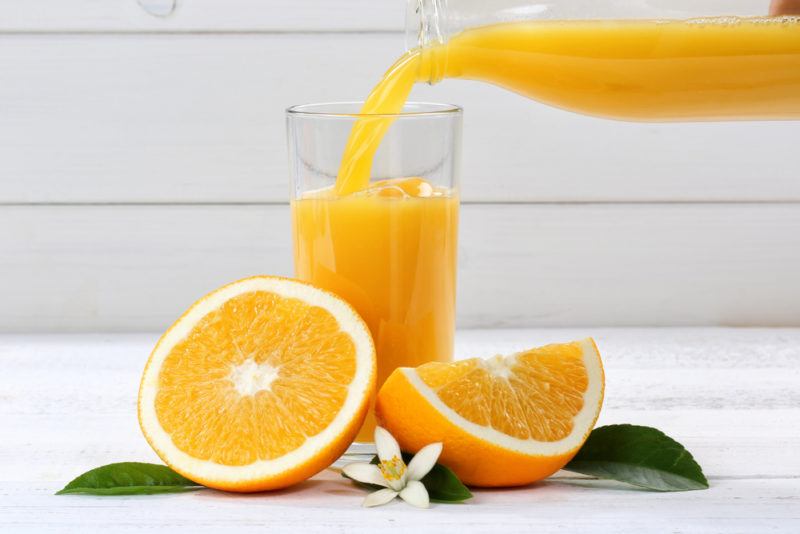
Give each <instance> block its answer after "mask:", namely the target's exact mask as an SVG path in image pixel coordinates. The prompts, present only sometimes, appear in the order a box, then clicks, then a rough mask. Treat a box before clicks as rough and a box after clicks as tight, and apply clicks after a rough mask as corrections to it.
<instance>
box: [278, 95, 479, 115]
mask: <svg viewBox="0 0 800 534" xmlns="http://www.w3.org/2000/svg"><path fill="white" fill-rule="evenodd" d="M363 103H364V102H363V101H357V100H353V101H341V102H315V103H311V104H298V105H295V106H290V107H288V108H286V115H287V116H307V117H322V118H332V119H336V118H339V119H358V118H364V117H371V118H375V117H393V118H413V117H437V116H447V115H460V114H461V113H463V111H464V109H463V108H462V107H461V106H457V105H455V104H443V103H438V102H416V101H410V102H406V103H405V104H404V105H403V110H402V111H400V112H399V113H358V112H356V113H351V112H346V111H335V109H336V108H337V107H341V108H346V107H347V106H354V107H356V108H358V109H360V108H361V105H362V104H363ZM415 108H419V109H418V110H416V109H415Z"/></svg>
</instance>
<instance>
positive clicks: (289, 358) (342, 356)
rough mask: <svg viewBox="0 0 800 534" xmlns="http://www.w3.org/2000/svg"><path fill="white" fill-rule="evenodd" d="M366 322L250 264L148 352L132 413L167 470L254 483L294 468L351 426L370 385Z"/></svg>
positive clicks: (303, 469) (321, 465)
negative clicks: (247, 272)
mask: <svg viewBox="0 0 800 534" xmlns="http://www.w3.org/2000/svg"><path fill="white" fill-rule="evenodd" d="M375 369H376V364H375V348H374V346H373V343H372V338H371V337H370V335H369V331H368V330H367V326H366V324H365V323H364V321H362V320H361V318H360V317H359V316H358V314H356V312H355V311H354V310H353V309H352V308H351V307H350V306H349V305H348V304H347V303H345V302H344V301H343V300H341V299H340V298H338V297H336V296H335V295H333V294H331V293H328V292H325V291H322V290H320V289H317V288H315V287H313V286H311V285H308V284H305V283H301V282H297V281H294V280H289V279H285V278H277V277H267V276H257V277H253V278H247V279H244V280H240V281H238V282H234V283H232V284H229V285H227V286H224V287H222V288H220V289H218V290H216V291H214V292H213V293H210V294H209V295H206V296H205V297H203V298H202V299H200V300H199V301H198V302H196V303H195V304H194V305H193V306H192V307H191V308H189V310H188V311H187V312H186V313H185V314H184V315H183V316H182V317H181V318H180V319H178V321H177V322H176V323H175V324H174V325H172V327H171V328H170V329H169V330H167V332H166V333H165V334H164V335H163V336H162V337H161V339H160V340H159V341H158V344H157V345H156V347H155V349H154V350H153V352H152V354H151V355H150V359H149V360H148V362H147V366H146V367H145V370H144V376H143V377H142V382H141V386H140V389H139V424H140V425H141V427H142V431H143V432H144V435H145V437H146V438H147V441H148V442H149V443H150V445H151V446H152V447H153V449H155V451H156V453H158V455H159V456H160V457H161V459H162V460H164V462H165V463H166V464H167V465H169V466H170V467H172V468H173V469H174V470H175V471H177V472H178V473H180V474H182V475H184V476H186V477H188V478H190V479H192V480H194V481H195V482H198V483H200V484H203V485H205V486H209V487H212V488H217V489H222V490H229V491H260V490H267V489H276V488H283V487H286V486H289V485H291V484H294V483H296V482H299V481H302V480H305V479H306V478H308V477H310V476H312V475H314V474H315V473H317V472H319V471H321V470H323V469H325V468H326V467H328V466H329V465H330V464H331V463H332V462H333V461H334V460H335V459H336V458H338V457H339V456H340V455H341V454H342V453H343V452H344V450H345V449H346V448H347V447H348V445H349V444H350V443H351V442H352V440H353V438H354V437H355V435H356V432H358V429H359V427H360V426H361V424H362V422H363V421H364V417H365V415H366V413H367V410H368V408H369V402H370V396H371V394H372V392H373V388H374V387H375Z"/></svg>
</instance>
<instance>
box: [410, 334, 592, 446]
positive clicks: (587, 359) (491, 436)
mask: <svg viewBox="0 0 800 534" xmlns="http://www.w3.org/2000/svg"><path fill="white" fill-rule="evenodd" d="M580 345H581V348H582V349H583V363H584V366H585V368H586V372H587V373H588V376H589V386H588V388H587V389H586V391H585V392H584V394H583V408H582V409H581V411H580V412H578V414H577V415H576V416H575V418H574V419H573V427H572V432H571V433H570V434H569V436H566V437H565V438H563V439H560V440H558V441H537V440H534V439H518V438H514V437H512V436H509V435H508V434H503V433H502V432H498V431H497V430H495V429H493V428H491V427H487V426H481V425H478V424H476V423H473V422H472V421H469V420H467V419H465V418H464V417H462V416H461V415H459V414H458V413H456V412H455V411H454V410H453V409H452V408H450V407H449V406H447V405H446V404H445V403H444V402H442V400H441V399H440V398H439V397H438V396H437V395H436V393H435V392H434V391H433V390H432V389H431V388H430V387H428V386H427V385H426V384H425V382H423V381H422V379H421V378H420V377H419V375H418V374H417V372H416V370H415V369H412V368H407V367H404V368H401V369H400V371H401V372H402V373H403V374H404V375H405V377H406V379H407V380H408V381H409V382H410V383H411V385H412V386H414V388H415V389H416V390H417V391H419V392H420V394H421V395H422V396H423V397H424V398H425V399H426V400H427V401H428V402H429V403H430V404H431V405H432V406H433V407H434V408H435V409H436V410H438V411H439V412H440V413H441V414H442V415H444V417H445V418H447V419H448V420H450V421H451V422H452V423H453V424H455V425H457V426H459V427H461V428H462V429H463V430H465V431H466V432H468V433H470V434H472V435H473V436H475V437H477V438H479V439H482V440H485V441H488V442H491V443H494V444H495V445H498V446H500V447H503V448H504V449H509V450H512V451H516V452H520V453H523V454H528V455H534V456H538V455H543V456H550V455H556V454H563V453H565V452H568V451H571V450H573V449H575V448H576V447H578V446H580V445H581V443H583V441H584V438H585V437H586V434H588V433H589V432H590V431H591V429H592V425H593V424H594V421H595V420H596V418H597V414H598V413H599V411H600V404H601V401H602V398H603V367H602V364H601V363H600V355H599V354H598V353H597V350H596V349H595V346H594V343H593V342H592V341H591V340H590V339H586V340H583V341H581V342H580ZM496 359H497V357H495V358H491V359H489V360H485V361H484V365H485V366H487V367H488V368H489V369H490V370H491V371H492V373H493V374H496V376H502V374H497V373H504V372H505V369H506V368H508V365H507V364H500V363H499V362H498V361H496ZM509 369H510V368H509Z"/></svg>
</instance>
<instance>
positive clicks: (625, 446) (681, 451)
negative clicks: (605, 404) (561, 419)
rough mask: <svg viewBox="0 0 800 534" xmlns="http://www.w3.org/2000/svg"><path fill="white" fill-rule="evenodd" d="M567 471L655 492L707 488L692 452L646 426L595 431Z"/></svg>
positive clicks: (616, 426) (618, 427)
mask: <svg viewBox="0 0 800 534" xmlns="http://www.w3.org/2000/svg"><path fill="white" fill-rule="evenodd" d="M564 469H566V470H567V471H574V472H576V473H582V474H584V475H592V476H595V477H598V478H605V479H611V480H618V481H620V482H627V483H628V484H633V485H634V486H639V487H642V488H647V489H651V490H656V491H689V490H700V489H707V488H708V480H706V477H705V475H703V470H702V469H701V468H700V466H699V465H698V464H697V462H695V460H694V458H693V457H692V455H691V454H690V453H689V451H687V450H686V449H685V448H684V447H683V445H681V444H680V443H678V442H677V441H675V440H674V439H672V438H670V437H669V436H667V435H666V434H664V433H663V432H661V431H660V430H657V429H655V428H651V427H647V426H636V425H610V426H604V427H600V428H596V429H594V431H592V433H591V435H590V436H589V439H588V440H586V443H584V444H583V447H581V450H580V451H578V454H577V455H576V456H575V458H573V459H572V461H571V462H570V463H568V464H567V465H566V467H564Z"/></svg>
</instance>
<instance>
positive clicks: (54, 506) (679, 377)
mask: <svg viewBox="0 0 800 534" xmlns="http://www.w3.org/2000/svg"><path fill="white" fill-rule="evenodd" d="M587 333H591V334H593V335H594V336H595V338H596V340H597V342H598V345H599V347H600V349H601V352H602V354H603V359H604V365H605V368H606V371H607V383H606V401H607V402H606V404H605V407H604V409H603V412H602V414H601V420H600V422H599V424H609V423H619V422H627V423H635V424H644V425H650V426H656V427H658V428H660V429H662V430H664V431H665V432H667V433H668V434H669V435H671V436H672V437H674V438H675V439H677V440H678V441H680V442H682V443H683V444H684V445H686V446H687V448H688V449H689V450H690V451H691V452H692V453H693V455H694V457H695V458H696V459H697V460H698V461H699V462H700V464H701V465H702V466H703V467H704V469H705V472H706V474H707V475H708V476H709V479H710V482H711V489H710V490H708V491H701V492H690V493H678V494H663V493H649V492H642V491H638V490H632V489H630V488H627V487H625V486H622V485H620V484H615V483H609V482H601V481H597V480H591V479H586V478H583V477H579V476H575V475H573V474H569V473H563V472H562V473H560V474H558V475H557V476H556V477H554V478H552V479H550V480H548V481H546V482H543V483H540V484H536V485H534V486H531V487H529V488H522V489H516V490H506V491H503V490H499V491H498V490H495V491H480V490H476V491H475V495H476V497H475V499H474V500H473V501H472V502H471V503H470V504H467V505H463V506H446V505H437V506H434V507H433V508H432V509H431V510H428V511H424V512H423V511H417V510H414V509H412V508H409V507H407V506H405V505H402V504H400V503H397V504H394V505H391V506H387V507H383V508H379V509H375V510H369V511H365V510H363V509H361V508H360V506H359V504H360V501H361V499H362V498H363V496H364V493H363V492H362V491H361V490H359V489H357V488H355V487H353V486H351V485H350V484H349V483H347V482H346V481H344V480H343V479H341V478H340V477H339V476H338V475H336V474H334V473H331V472H324V473H322V474H320V475H317V476H316V477H314V478H313V479H312V480H310V481H307V482H305V483H303V484H300V485H299V486H296V487H294V488H291V489H289V490H285V491H279V492H272V493H269V494H261V495H252V496H234V495H226V494H223V493H219V492H213V491H202V492H198V493H193V494H181V495H164V496H151V497H134V498H131V497H115V498H98V497H85V496H80V497H75V496H68V497H57V496H54V495H53V493H54V492H55V491H56V490H57V489H59V488H60V487H62V486H63V485H64V484H65V483H66V482H67V481H68V480H70V479H71V478H72V477H74V476H75V475H77V474H79V473H81V472H83V471H84V470H87V469H89V468H92V467H96V466H98V465H101V464H104V463H110V462H113V461H120V460H139V461H153V462H157V461H158V458H157V457H156V456H155V454H154V453H153V452H152V451H151V450H150V449H149V447H148V446H147V444H146V442H145V441H144V439H143V438H142V437H141V433H140V430H139V428H138V425H137V422H136V416H135V399H136V392H137V387H138V381H139V377H140V374H141V371H142V367H143V364H144V361H145V359H146V358H147V354H148V353H149V351H150V349H151V348H152V346H153V345H154V343H155V341H156V339H157V335H156V334H130V335H111V334H102V335H100V334H94V335H49V336H33V335H28V336H24V335H15V336H0V361H2V362H3V365H4V371H3V373H0V395H2V396H1V397H0V427H2V428H3V429H5V432H4V435H3V439H2V440H0V529H3V530H7V531H9V532H24V533H26V532H36V533H39V532H64V531H73V530H74V531H88V530H104V531H108V532H147V531H158V532H164V531H172V530H179V529H180V530H191V531H193V532H224V531H227V532H230V531H232V530H235V531H237V532H251V531H252V532H263V531H264V529H265V528H268V529H269V530H270V532H296V531H298V530H302V531H303V532H326V533H327V532H374V531H375V530H376V529H382V530H389V531H395V530H396V531H399V532H404V531H407V530H408V529H409V528H412V529H414V531H418V532H432V533H433V532H436V533H439V532H443V531H448V530H452V529H455V528H458V529H459V531H462V532H486V531H494V530H498V529H502V531H503V532H531V531H536V532H577V531H581V532H590V533H593V532H611V531H613V532H623V533H627V532H631V533H633V532H635V533H636V534H641V533H647V532H665V531H669V532H682V533H693V532H726V533H728V532H732V533H743V534H744V533H747V534H750V533H752V532H764V531H768V532H778V533H784V532H785V533H787V534H788V533H792V534H794V532H797V530H798V528H800V512H798V510H800V492H798V487H800V486H798V481H800V462H799V461H798V460H797V454H796V450H797V448H798V446H800V434H798V432H797V428H798V427H800V409H798V404H797V403H796V402H795V403H794V405H793V406H788V407H787V406H782V405H781V401H779V400H777V401H776V399H777V396H778V395H779V394H789V395H791V394H792V393H791V392H790V391H789V389H791V388H793V389H794V391H797V389H798V386H800V374H799V373H800V370H799V368H800V348H798V347H800V343H798V342H800V330H799V329H781V330H773V329H710V328H692V329H685V328H682V329H669V328H659V329H633V330H631V329H621V328H612V329H605V328H581V329H537V330H530V329H518V330H480V331H460V332H459V333H458V335H457V343H456V345H457V355H458V357H464V356H472V355H480V356H488V355H491V354H493V353H494V352H496V351H505V350H514V349H515V348H522V347H530V346H531V345H533V344H540V343H546V342H557V341H564V340H566V339H573V338H578V337H581V336H583V335H586V334H587ZM779 384H783V385H782V386H781V385H779ZM665 392H666V393H669V392H675V394H676V395H679V396H680V398H681V402H680V407H678V406H676V404H675V403H674V402H673V401H672V400H670V398H668V397H665V395H664V394H665ZM710 397H719V402H718V403H717V404H716V405H711V406H709V405H708V403H707V402H706V401H705V399H707V398H710ZM745 400H747V401H748V404H747V405H745V404H744V401H745ZM622 405H626V406H628V407H625V408H622V407H620V406H622Z"/></svg>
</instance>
